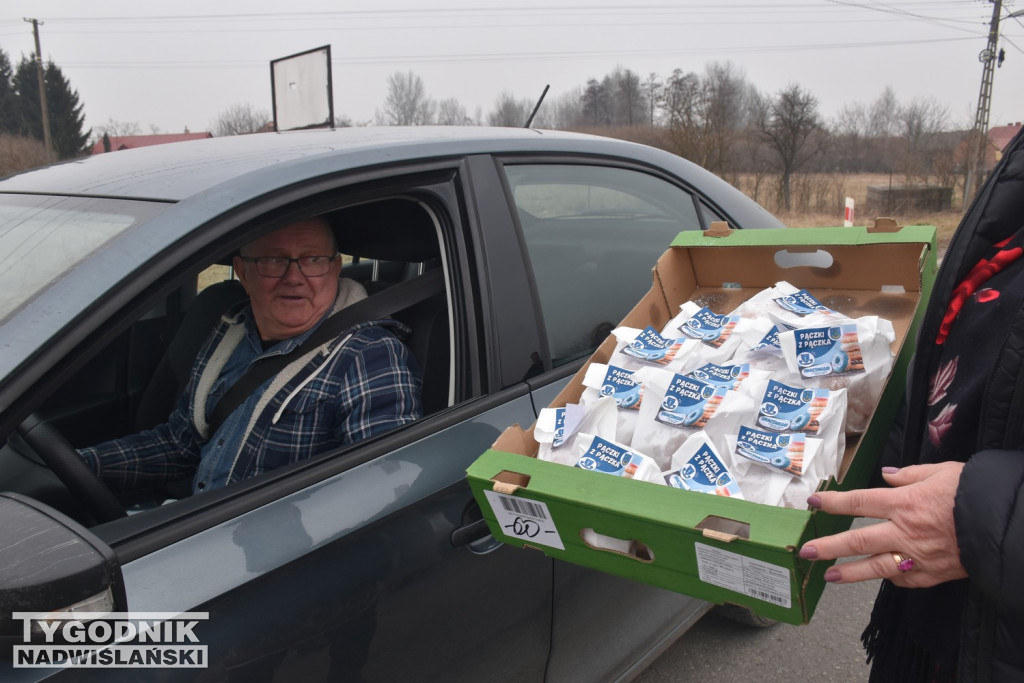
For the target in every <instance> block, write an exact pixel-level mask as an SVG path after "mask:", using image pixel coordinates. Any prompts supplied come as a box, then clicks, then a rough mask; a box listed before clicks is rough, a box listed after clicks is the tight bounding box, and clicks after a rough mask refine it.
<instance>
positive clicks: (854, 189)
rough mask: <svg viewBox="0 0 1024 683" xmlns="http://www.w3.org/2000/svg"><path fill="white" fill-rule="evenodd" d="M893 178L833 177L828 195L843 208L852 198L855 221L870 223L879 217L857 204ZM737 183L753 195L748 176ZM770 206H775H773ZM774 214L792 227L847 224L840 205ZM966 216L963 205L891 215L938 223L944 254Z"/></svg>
mask: <svg viewBox="0 0 1024 683" xmlns="http://www.w3.org/2000/svg"><path fill="white" fill-rule="evenodd" d="M889 181H890V179H889V175H888V174H870V173H864V174H858V175H842V176H830V177H829V178H828V182H829V183H830V185H831V186H830V187H829V188H828V191H827V194H829V195H831V196H832V200H833V201H832V202H831V203H834V204H835V205H836V206H837V207H842V201H841V200H840V199H839V198H840V197H852V198H853V200H854V209H855V210H854V220H853V224H854V225H870V224H871V223H873V222H874V219H875V218H876V216H874V215H870V216H869V215H866V214H864V213H863V212H861V211H858V210H857V207H863V206H864V205H865V204H866V199H867V188H868V185H886V184H887V183H889ZM823 182H824V181H823ZM737 186H738V187H740V188H741V189H743V190H745V191H746V192H747V194H748V195H749V194H751V192H750V190H749V182H748V181H746V179H742V181H741V182H739V183H738V184H737ZM953 202H954V204H955V205H957V206H959V203H960V197H958V196H956V197H954V198H953ZM767 208H769V209H771V207H770V206H769V207H767ZM773 213H774V214H775V215H776V216H778V218H779V219H780V220H781V221H782V222H784V223H785V224H786V225H788V226H789V227H791V228H809V227H824V226H837V225H842V224H843V211H842V208H837V209H836V211H835V212H834V213H831V212H823V211H820V210H810V211H808V210H803V211H792V212H785V211H781V210H774V211H773ZM962 217H963V212H962V211H961V210H959V208H958V209H956V210H953V211H942V212H937V213H928V212H917V213H908V214H905V215H902V214H897V215H893V216H890V218H893V219H895V220H896V222H897V223H899V224H900V225H933V226H935V228H936V230H937V241H938V247H939V253H940V254H941V253H943V252H944V251H945V249H946V247H947V246H948V244H949V240H950V238H951V237H952V236H953V232H954V231H955V230H956V226H957V225H959V223H960V219H961V218H962Z"/></svg>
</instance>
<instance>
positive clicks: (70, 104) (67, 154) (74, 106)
mask: <svg viewBox="0 0 1024 683" xmlns="http://www.w3.org/2000/svg"><path fill="white" fill-rule="evenodd" d="M43 75H44V79H45V84H46V85H45V87H46V107H47V109H48V110H49V120H50V138H51V141H52V144H53V152H54V154H55V155H56V157H57V158H58V159H73V158H74V157H78V156H82V155H84V154H85V153H86V152H87V151H88V148H89V145H88V142H89V135H90V134H91V132H92V131H91V130H88V131H84V132H83V131H82V126H83V125H84V123H85V115H84V114H83V112H82V109H83V105H82V104H81V102H80V101H79V98H78V91H77V90H72V89H71V85H70V83H68V80H67V79H66V78H65V77H64V73H63V72H62V71H61V70H60V67H58V66H56V65H55V64H54V63H53V62H47V64H46V67H45V69H44V71H43ZM14 89H15V91H16V92H17V95H18V97H17V113H18V115H17V116H16V122H17V125H18V132H20V133H21V134H22V135H27V136H29V137H33V138H35V139H37V140H42V139H43V121H42V117H41V116H40V107H39V76H38V74H37V72H36V63H35V60H34V58H33V57H25V58H22V60H21V62H20V63H19V64H18V69H17V71H16V72H15V74H14Z"/></svg>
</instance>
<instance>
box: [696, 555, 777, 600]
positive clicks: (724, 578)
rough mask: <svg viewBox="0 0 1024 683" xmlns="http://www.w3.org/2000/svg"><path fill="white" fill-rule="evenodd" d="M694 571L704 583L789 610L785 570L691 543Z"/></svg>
mask: <svg viewBox="0 0 1024 683" xmlns="http://www.w3.org/2000/svg"><path fill="white" fill-rule="evenodd" d="M694 547H695V549H696V551H697V574H698V576H699V577H700V580H701V581H703V582H704V583H710V584H713V585H715V586H719V587H721V588H727V589H729V590H731V591H735V592H736V593H742V594H744V595H749V596H750V597H752V598H757V599H758V600H764V601H765V602H770V603H772V604H773V605H778V606H780V607H785V608H786V609H789V608H790V607H791V606H792V602H791V597H790V593H789V590H790V589H789V583H790V581H789V570H788V569H786V568H785V567H780V566H778V565H774V564H769V563H768V562H762V561H760V560H755V559H752V558H749V557H744V556H743V555H740V554H738V553H732V552H729V551H728V550H722V549H721V548H715V547H713V546H710V545H705V544H703V543H694Z"/></svg>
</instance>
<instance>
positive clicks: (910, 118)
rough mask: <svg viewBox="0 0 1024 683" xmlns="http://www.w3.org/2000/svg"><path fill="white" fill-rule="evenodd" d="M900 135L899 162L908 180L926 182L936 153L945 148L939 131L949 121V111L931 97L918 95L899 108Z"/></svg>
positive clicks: (943, 139)
mask: <svg viewBox="0 0 1024 683" xmlns="http://www.w3.org/2000/svg"><path fill="white" fill-rule="evenodd" d="M897 116H898V124H899V128H898V130H899V134H900V143H901V144H900V150H899V164H900V166H902V170H903V176H904V178H905V179H906V181H907V183H910V182H912V181H914V180H918V181H920V182H922V183H925V184H927V182H928V178H929V176H930V175H931V173H932V171H933V165H934V161H935V156H936V154H937V153H939V152H941V151H944V150H943V143H944V142H945V136H943V135H942V132H943V131H944V130H945V129H946V126H947V124H948V121H949V110H948V109H947V108H946V107H945V106H944V105H943V104H941V103H940V102H939V101H938V100H936V99H935V98H934V97H924V98H922V97H918V98H914V99H913V100H911V101H910V103H909V104H907V105H904V106H901V107H900V108H899V109H898V114H897Z"/></svg>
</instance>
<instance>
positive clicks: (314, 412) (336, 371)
mask: <svg viewBox="0 0 1024 683" xmlns="http://www.w3.org/2000/svg"><path fill="white" fill-rule="evenodd" d="M239 324H241V325H245V326H246V330H245V337H244V338H243V339H242V340H241V342H240V343H239V346H240V347H241V346H244V345H246V344H250V345H251V344H253V343H254V340H255V343H257V344H258V341H259V337H258V334H257V333H256V329H255V325H254V324H253V322H252V317H251V311H250V309H248V307H246V309H245V310H244V311H243V312H242V313H241V314H240V315H238V316H236V317H235V318H234V319H225V320H224V321H223V322H222V323H221V325H220V326H219V327H218V328H217V330H216V331H215V332H214V334H213V335H212V336H211V337H210V339H209V340H208V341H207V342H206V344H205V346H204V347H203V349H202V351H200V353H199V356H198V358H197V359H196V362H195V364H194V365H193V367H192V374H191V377H190V379H189V382H188V385H187V386H186V389H185V391H184V393H183V395H182V397H181V399H180V401H179V402H178V405H177V407H176V408H175V410H174V412H173V413H172V414H171V416H170V418H169V420H168V421H167V422H166V423H164V424H162V425H159V426H157V427H155V428H153V429H150V430H147V431H144V432H141V433H139V434H133V435H130V436H126V437H122V438H120V439H115V440H113V441H108V442H106V443H103V444H100V445H98V446H94V447H92V448H86V449H82V450H80V451H79V452H80V454H81V455H82V457H83V458H84V459H85V461H86V463H87V464H88V465H89V466H90V467H91V468H92V469H93V471H95V472H96V473H97V474H98V475H99V476H101V477H102V478H103V479H104V480H105V481H107V482H109V483H111V484H113V485H115V486H117V487H119V488H133V487H137V486H141V485H144V484H146V483H151V482H157V481H165V480H173V479H181V478H184V477H187V476H193V475H194V476H195V479H194V480H193V491H194V492H196V493H198V492H200V491H204V490H211V489H213V488H217V487H219V486H223V485H224V484H226V483H230V482H235V481H239V480H241V479H244V478H247V477H252V476H255V475H258V474H260V473H262V472H267V471H269V470H272V469H275V468H277V467H281V466H283V465H287V464H290V463H294V462H298V461H299V460H303V459H305V458H308V457H310V456H313V455H316V454H318V453H322V452H324V451H327V450H329V449H331V448H335V447H337V446H341V445H345V444H351V443H355V442H357V441H359V440H361V439H365V438H367V437H370V436H374V435H377V434H381V433H384V432H386V431H389V430H391V429H394V428H395V427H398V426H400V425H403V424H406V423H408V422H412V421H413V420H415V419H417V418H418V417H420V415H421V413H422V409H421V404H420V389H421V382H420V378H419V375H418V373H416V372H415V371H414V370H413V369H412V368H411V367H410V366H414V365H415V361H414V360H413V359H412V357H411V354H410V353H409V351H408V349H407V348H406V347H405V346H404V345H403V344H402V343H401V342H400V341H399V340H398V338H397V337H396V336H395V334H394V333H393V332H392V331H391V330H394V331H397V332H398V333H400V334H403V335H404V334H407V333H408V328H406V327H405V326H404V325H402V324H401V323H398V322H396V321H393V320H391V321H373V322H367V323H362V324H360V325H356V326H354V327H352V328H349V329H348V330H347V331H346V332H345V333H344V334H342V335H340V336H339V337H338V338H336V339H335V340H334V341H332V342H331V343H330V344H326V345H324V346H323V347H321V350H320V352H318V353H316V354H315V355H314V357H313V358H311V359H309V360H308V361H307V362H306V363H305V366H304V367H303V368H301V369H300V371H298V372H297V373H295V374H294V376H292V377H291V378H290V379H288V380H287V381H286V382H285V383H284V384H283V386H280V387H277V386H274V385H275V384H279V382H276V381H275V380H276V379H277V378H272V379H271V380H268V381H267V382H266V383H265V384H264V386H263V387H261V388H260V389H258V390H257V391H255V392H254V393H253V395H252V396H250V397H249V399H248V400H247V401H246V402H244V403H243V404H242V405H240V406H239V407H238V408H236V409H235V411H234V412H233V413H232V414H231V416H230V417H229V418H228V419H227V420H225V422H224V423H223V424H222V425H221V427H220V429H219V430H218V431H217V433H215V434H214V435H212V438H209V439H207V438H205V437H204V436H203V434H202V431H201V429H200V428H199V427H197V425H196V424H195V423H194V420H193V419H192V417H191V416H192V415H193V410H194V408H195V401H196V400H197V396H196V387H197V385H198V384H199V380H200V377H202V375H203V371H204V370H205V368H206V366H207V364H208V363H209V362H210V359H211V357H212V356H213V354H214V352H215V351H216V350H217V348H218V346H219V345H220V343H221V341H222V340H223V338H224V336H225V335H226V334H227V332H228V330H229V329H230V328H231V327H232V326H233V325H239ZM311 333H312V330H310V331H309V332H308V333H307V334H306V335H302V336H300V337H296V338H293V339H291V340H287V341H286V342H282V343H281V344H277V345H275V346H274V347H272V348H271V349H269V350H268V351H267V352H266V353H261V354H258V355H254V356H253V357H252V360H250V361H249V362H247V363H245V365H246V366H248V365H249V364H250V363H251V362H253V361H255V360H256V358H259V357H263V355H270V354H277V353H285V352H287V351H288V350H290V349H291V348H294V346H297V345H298V344H299V343H300V342H301V341H302V340H303V339H304V338H305V337H306V336H308V334H311ZM339 345H341V348H338V346H339ZM257 348H258V347H257ZM236 350H237V349H236ZM290 367H291V366H290ZM222 372H223V371H222ZM284 373H285V371H282V373H281V374H284ZM279 377H280V375H279ZM268 387H274V391H273V394H272V395H271V396H265V394H266V393H267V390H268ZM221 393H223V389H220V388H218V389H217V390H215V391H214V392H211V393H210V394H209V395H207V396H205V397H202V398H204V399H206V405H205V406H204V414H205V415H206V416H207V417H208V416H209V414H210V411H211V410H212V408H213V406H214V405H215V404H216V401H215V400H214V401H211V400H209V399H210V398H211V397H217V398H219V394H221ZM261 399H262V400H261ZM268 399H269V400H268ZM261 403H262V404H263V407H262V409H261V410H260V411H259V414H258V415H257V414H255V413H254V412H253V411H254V410H255V409H256V408H257V407H258V406H259V405H260V404H261ZM225 443H228V444H232V443H234V444H240V448H231V449H227V450H225V449H223V448H218V446H223V445H224V444H225ZM211 458H212V459H213V460H212V461H211V460H210V459H211ZM197 468H198V469H199V474H196V472H197Z"/></svg>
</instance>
